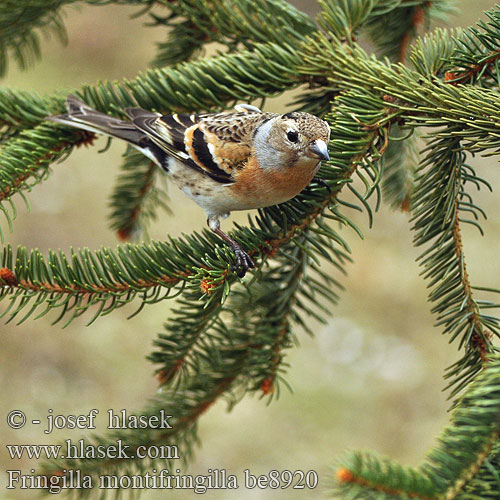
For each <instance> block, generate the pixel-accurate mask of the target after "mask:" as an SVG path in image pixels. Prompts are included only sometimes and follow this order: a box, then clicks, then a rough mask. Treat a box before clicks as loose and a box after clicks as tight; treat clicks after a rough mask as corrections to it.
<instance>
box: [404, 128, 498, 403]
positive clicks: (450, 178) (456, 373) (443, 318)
mask: <svg viewBox="0 0 500 500" xmlns="http://www.w3.org/2000/svg"><path fill="white" fill-rule="evenodd" d="M454 128H455V129H457V128H459V127H457V126H455V127H454ZM449 132H451V133H448V134H446V137H443V138H438V139H434V141H433V142H431V143H430V145H429V146H428V148H429V151H428V154H427V156H426V158H425V159H424V161H423V162H422V164H421V166H420V169H419V175H418V177H417V180H416V184H417V187H416V189H415V192H414V195H413V213H414V219H413V221H414V226H413V230H414V231H415V239H414V242H415V245H417V246H422V245H426V247H427V249H426V250H425V251H424V253H423V254H422V255H421V256H420V257H419V260H420V265H421V266H422V267H423V268H424V271H423V276H424V277H425V278H427V279H428V280H429V281H430V283H429V287H430V288H431V289H432V291H431V293H430V295H429V299H430V300H431V301H432V302H435V303H436V305H435V306H434V308H433V309H432V312H434V313H437V314H438V322H437V325H438V326H442V327H443V328H444V333H447V334H449V335H450V336H451V340H455V339H457V340H458V341H459V347H460V348H464V347H465V350H466V356H464V357H463V358H462V359H461V360H460V361H458V362H457V363H455V364H454V365H453V366H452V367H451V368H450V369H449V372H448V374H447V377H448V378H450V377H453V379H452V381H451V382H450V383H449V386H448V387H453V391H452V394H451V395H452V396H453V395H456V394H457V392H458V391H460V390H461V389H463V387H464V386H465V385H466V384H467V383H469V382H470V381H471V380H472V379H473V378H474V376H475V375H476V373H477V372H478V371H479V370H481V368H482V362H484V360H486V359H487V356H488V354H489V353H491V352H492V349H493V345H492V335H495V336H499V335H500V330H499V325H498V319H496V318H495V317H493V316H491V314H490V313H488V314H486V313H483V312H482V309H489V308H491V307H494V306H495V304H494V303H491V302H484V301H481V302H478V301H476V300H475V299H474V294H473V290H472V286H471V283H470V279H469V275H468V272H467V266H466V264H465V258H464V252H463V243H462V235H461V228H460V226H461V223H467V222H471V223H473V224H474V225H475V226H477V227H479V228H480V226H479V224H478V222H477V221H478V220H479V219H480V218H481V217H482V216H483V212H482V210H481V209H480V208H479V207H478V206H477V205H475V204H474V202H473V200H472V197H471V195H470V194H469V193H468V192H467V190H466V188H467V187H469V186H470V185H476V186H479V185H480V184H479V182H480V180H478V177H477V176H476V174H475V172H474V171H473V170H472V169H471V168H470V167H469V166H468V165H467V164H466V163H465V154H464V152H463V151H462V149H461V145H460V139H459V138H458V137H454V134H453V130H449ZM464 213H469V214H471V216H472V219H468V218H466V217H465V215H464Z"/></svg>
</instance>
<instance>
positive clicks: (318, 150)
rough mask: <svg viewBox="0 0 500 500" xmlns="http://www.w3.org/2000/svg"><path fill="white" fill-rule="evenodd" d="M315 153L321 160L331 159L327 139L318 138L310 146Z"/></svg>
mask: <svg viewBox="0 0 500 500" xmlns="http://www.w3.org/2000/svg"><path fill="white" fill-rule="evenodd" d="M309 149H310V150H311V151H312V152H313V153H314V154H315V155H317V156H318V157H319V159H320V160H329V159H330V155H329V154H328V146H327V145H326V142H325V141H322V140H321V139H318V140H317V141H314V142H313V143H312V144H311V146H310V148H309Z"/></svg>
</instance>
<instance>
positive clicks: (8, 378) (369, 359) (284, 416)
mask: <svg viewBox="0 0 500 500" xmlns="http://www.w3.org/2000/svg"><path fill="white" fill-rule="evenodd" d="M294 3H296V4H297V5H298V6H299V7H300V8H302V9H304V10H307V9H311V4H313V2H294ZM457 5H458V7H459V8H460V9H461V15H460V16H458V17H454V18H452V19H450V24H451V25H457V26H467V25H469V24H472V23H474V22H475V21H476V20H477V19H479V18H480V17H482V11H483V10H484V9H487V8H490V7H492V6H493V3H492V2H487V1H484V0H483V1H477V2H474V6H473V7H472V4H471V2H467V1H466V0H460V1H457ZM134 12H136V9H134V8H130V7H123V6H107V7H93V8H92V7H86V6H83V7H81V8H66V9H65V13H66V15H65V17H66V25H67V30H68V38H69V43H68V45H67V46H66V47H62V46H61V45H60V44H59V42H57V41H55V40H45V41H44V43H43V55H44V57H43V60H42V62H40V63H38V64H37V65H36V66H35V67H34V68H32V69H31V70H29V71H27V72H19V71H18V70H17V68H16V67H14V65H12V66H11V68H10V71H9V73H8V76H7V77H6V78H5V79H4V80H3V81H2V85H4V86H7V87H13V88H23V89H27V90H35V91H38V92H41V93H45V92H46V93H52V92H53V91H55V90H64V89H67V91H68V92H69V91H71V90H73V89H77V88H79V87H80V86H81V85H82V84H84V83H95V82H97V81H98V80H114V79H122V78H132V77H134V76H135V75H136V74H137V73H138V72H139V71H142V70H144V69H146V68H147V65H148V63H149V61H151V59H152V58H153V56H154V53H155V47H154V44H155V42H157V41H162V40H163V38H164V34H163V32H162V29H161V28H146V27H144V25H143V24H144V21H145V19H146V18H145V17H141V18H139V19H135V20H133V19H130V15H131V14H133V13H134ZM292 97H293V95H292V94H287V95H285V96H282V97H281V98H279V99H274V100H272V101H270V102H269V104H268V107H267V110H269V111H279V112H282V111H284V110H285V109H287V104H288V103H289V102H290V101H291V100H292ZM105 144H106V141H105V140H104V139H100V140H99V141H98V142H97V143H96V145H95V146H94V147H89V148H80V149H79V150H77V151H75V152H74V153H73V154H72V155H71V157H70V158H69V159H68V160H66V161H65V162H64V163H62V164H55V165H53V174H52V175H51V177H50V179H49V180H48V181H46V182H44V183H43V184H41V185H39V186H37V187H36V188H35V189H34V191H33V192H32V193H31V194H30V195H29V199H30V201H31V212H30V213H27V212H26V210H25V209H24V207H23V206H22V202H19V203H18V204H17V205H18V209H19V215H18V218H17V220H16V221H15V228H14V232H13V233H12V234H10V235H9V236H8V238H9V240H10V243H12V244H13V245H14V246H15V245H17V244H22V245H25V246H27V247H28V248H39V249H40V250H41V251H42V252H44V253H46V252H47V250H48V249H49V248H51V249H57V248H61V249H63V250H65V251H68V250H69V249H70V247H72V246H73V247H81V246H87V247H89V248H91V249H96V248H99V247H100V246H112V247H113V246H115V245H116V244H117V243H118V242H117V239H116V236H115V234H114V233H113V232H112V231H111V230H109V228H108V224H107V215H108V214H109V208H108V199H109V196H110V194H111V192H112V189H113V185H114V179H115V176H116V175H117V173H118V168H119V165H120V163H121V154H122V153H123V151H124V147H123V145H122V144H119V143H118V142H114V143H113V145H112V147H111V149H110V150H109V151H107V152H106V153H104V154H98V153H97V151H98V150H99V149H101V148H102V147H103V146H104V145H105ZM473 164H474V165H476V166H477V167H478V168H479V169H480V174H481V175H482V176H484V177H485V178H486V179H487V180H489V182H490V183H491V184H492V185H493V186H497V185H498V184H499V182H500V177H499V173H498V168H497V161H496V159H488V160H473ZM169 195H170V197H171V207H172V209H173V211H174V215H173V216H166V215H165V216H162V217H161V220H160V221H159V222H157V223H155V224H154V225H153V227H152V229H151V231H150V232H151V236H152V238H153V239H163V238H165V236H166V235H167V234H171V235H173V236H178V235H180V234H182V232H187V233H189V232H190V231H192V230H195V229H201V228H203V227H204V226H205V217H204V214H203V212H202V210H201V209H200V208H198V207H197V206H196V205H195V204H194V203H192V202H191V201H190V200H188V199H187V198H186V197H184V195H183V194H182V193H180V192H179V191H177V190H176V189H175V188H172V189H170V190H169ZM476 199H477V200H478V201H479V204H480V206H482V207H483V208H484V209H485V210H486V212H487V213H489V214H490V215H493V214H495V213H497V212H496V210H497V209H498V204H497V200H496V195H495V194H491V193H488V192H483V191H482V192H481V193H479V194H478V195H477V197H476ZM181 206H182V209H179V207H181ZM351 216H352V217H353V218H354V220H355V222H356V223H357V224H358V226H359V227H361V228H362V229H363V231H364V233H365V239H364V240H361V239H359V237H357V236H356V235H355V234H354V233H353V232H351V233H350V234H346V238H347V240H348V242H349V243H350V245H351V247H352V251H353V258H354V263H353V264H351V265H349V266H348V271H349V276H347V277H342V278H341V281H342V282H343V284H344V285H345V287H346V290H345V292H344V293H343V294H342V298H341V302H340V304H339V305H338V306H337V307H336V308H335V309H334V310H332V316H331V317H330V318H329V319H328V324H327V325H321V324H314V323H313V330H314V331H315V332H317V333H316V335H315V337H314V338H311V337H309V336H307V335H306V334H304V333H303V332H302V331H301V330H300V329H297V330H296V333H297V336H298V338H299V340H300V347H298V348H295V349H293V350H291V351H289V354H288V356H287V358H286V361H287V362H288V363H289V364H290V368H289V370H288V376H287V379H288V381H289V382H290V384H291V385H292V386H293V390H294V393H293V394H291V393H290V392H289V391H287V389H286V388H284V387H283V390H282V392H281V396H280V398H279V400H278V401H273V403H272V404H271V405H269V406H267V405H266V404H265V401H264V400H259V399H258V398H257V397H254V398H246V399H244V400H243V401H242V402H241V403H240V404H238V405H237V406H236V408H235V409H234V410H233V411H232V412H231V413H229V414H228V413H227V412H226V408H225V405H224V404H223V403H218V404H217V405H216V406H215V407H214V408H212V409H211V410H210V411H209V412H208V413H207V414H206V416H204V417H203V419H202V420H201V423H200V436H201V440H202V446H201V448H200V449H199V450H198V451H197V453H196V460H195V461H194V463H193V464H192V465H191V466H190V467H189V468H182V472H183V473H190V474H197V473H198V474H206V471H207V469H208V468H211V469H223V468H225V469H227V470H228V473H233V474H237V475H238V477H239V478H241V477H242V471H243V470H244V469H246V468H249V469H251V472H252V473H254V474H262V473H267V472H268V471H269V470H271V469H277V470H282V469H289V470H292V471H293V470H296V469H302V470H305V471H307V470H309V469H315V470H317V471H318V473H319V475H320V485H319V486H318V488H317V489H316V490H313V491H307V490H304V491H302V490H285V491H276V490H246V489H244V488H240V489H239V490H237V491H236V492H235V491H231V490H229V491H224V490H223V491H212V492H208V493H207V494H206V495H205V497H206V498H208V499H229V498H230V499H254V498H255V499H257V498H259V499H260V498H264V499H284V498H287V499H288V498H290V499H294V498H304V499H306V498H307V499H308V498H311V499H312V498H324V497H325V496H326V493H325V490H326V489H327V488H328V478H329V477H330V476H331V474H332V470H331V468H330V466H331V465H334V463H335V459H336V457H338V456H339V454H341V453H342V452H343V451H344V450H346V449H372V450H375V451H377V452H378V453H380V454H382V455H388V456H390V457H392V458H394V459H397V460H400V461H401V462H403V463H404V464H408V465H416V464H418V463H419V462H420V461H421V460H422V458H423V457H424V455H425V453H426V452H427V451H428V449H429V448H430V447H431V446H433V444H434V443H435V439H436V437H437V436H438V435H439V433H440V431H441V429H442V428H443V426H444V425H446V423H447V421H448V413H447V408H448V407H449V402H447V401H446V397H447V395H446V393H444V392H443V391H442V389H443V387H444V386H445V382H444V381H443V378H442V375H443V371H444V368H445V367H447V366H449V365H450V364H451V363H452V362H453V361H454V360H455V359H457V352H456V347H455V346H450V345H449V344H448V339H447V338H445V337H443V336H442V335H441V332H440V330H439V329H437V328H434V327H433V322H434V319H433V317H432V315H431V314H430V312H429V309H430V307H429V305H428V304H427V301H426V295H427V291H426V285H425V283H424V282H423V281H422V279H421V278H420V277H419V272H420V269H419V267H418V266H417V264H416V263H415V258H416V256H417V255H418V251H416V250H415V249H414V248H413V246H412V235H411V233H410V231H409V224H408V216H407V214H405V213H401V212H394V211H391V210H390V209H388V208H387V207H382V208H381V210H380V211H379V212H378V214H377V215H376V217H375V222H374V226H373V228H371V229H370V228H368V224H367V217H366V214H359V215H357V214H354V213H353V214H351ZM235 220H236V221H239V222H242V223H244V222H245V221H246V214H234V215H233V216H232V218H231V219H230V220H229V221H226V222H225V223H224V227H225V228H226V229H230V227H231V224H232V221H235ZM499 225H500V222H499V220H498V218H497V217H492V218H491V219H490V220H489V221H487V222H486V223H485V224H484V226H483V227H484V228H485V230H486V236H485V237H484V238H482V237H480V236H479V235H478V233H477V232H474V231H473V230H470V229H469V228H467V227H466V228H464V240H465V254H466V256H467V259H468V260H467V263H468V264H467V265H468V270H469V272H470V275H471V277H472V281H473V283H476V284H481V285H484V286H497V287H498V278H499V277H500V266H499V261H498V247H499V245H500V231H499V229H500V227H499ZM5 306H6V303H1V304H0V307H1V308H3V307H5ZM170 307H171V304H170V303H169V302H168V301H166V302H163V303H159V304H156V305H152V306H149V307H147V308H145V309H144V310H143V311H142V313H141V314H140V315H139V316H137V317H135V318H133V319H132V320H127V319H126V317H127V316H128V314H129V313H130V312H132V311H133V310H134V309H133V307H131V308H130V307H129V308H128V309H119V310H117V311H115V312H114V313H113V314H112V315H110V316H107V317H102V318H100V319H99V320H98V321H97V322H96V323H94V324H93V325H92V326H91V327H86V326H85V322H86V319H87V320H88V319H89V318H90V316H88V315H87V317H83V318H80V319H78V320H75V321H74V322H73V323H72V324H71V325H70V326H69V327H67V328H66V329H62V328H61V326H60V325H59V324H58V325H56V326H54V327H52V326H51V324H50V322H51V319H50V318H46V317H45V318H42V319H40V320H37V321H34V320H29V321H27V322H25V323H23V324H22V325H20V326H15V325H11V324H9V325H7V326H5V325H3V326H2V327H1V328H2V349H1V351H0V366H1V370H0V391H1V392H0V394H1V398H0V406H1V412H0V414H1V419H0V443H1V444H2V446H1V447H0V470H1V471H2V474H3V471H5V470H6V469H19V468H21V469H24V470H25V471H26V472H27V471H29V469H30V467H36V464H35V463H31V462H29V461H15V462H14V461H10V460H9V459H8V457H7V455H6V450H5V446H4V445H5V444H16V443H20V444H36V443H40V444H50V443H57V442H59V441H60V440H61V439H69V438H70V439H74V440H78V439H80V438H82V437H85V434H84V433H82V432H81V431H67V430H66V431H63V432H54V433H53V434H51V435H50V436H46V435H44V434H43V432H42V429H40V428H39V427H36V426H31V425H29V426H27V427H26V428H24V429H23V430H22V431H14V430H11V429H9V428H8V427H7V426H6V424H5V417H4V415H5V414H6V413H7V412H8V411H10V410H13V409H20V410H23V411H24V412H25V413H26V414H27V416H28V418H29V419H33V418H39V419H41V420H42V422H44V421H45V418H46V416H47V413H48V409H49V408H50V409H53V411H54V413H55V414H56V413H57V414H65V415H66V414H76V415H78V414H87V413H88V412H89V410H90V409H92V408H98V409H99V410H100V412H101V416H103V415H104V414H105V411H106V410H107V409H108V408H114V409H117V410H120V409H122V408H127V409H129V410H134V409H135V410H140V409H141V408H142V407H143V405H144V403H145V401H146V400H147V399H148V398H150V397H152V396H153V395H154V394H155V390H156V387H157V382H156V379H155V378H154V377H153V366H152V365H151V364H150V363H149V362H148V361H147V360H145V356H146V355H147V354H148V353H149V352H150V351H151V349H152V341H153V340H154V338H155V337H156V334H157V333H158V332H161V330H162V323H163V322H164V321H165V319H166V318H167V316H168V314H169V308H170ZM52 319H54V318H52ZM105 425H106V423H105V419H104V418H101V419H100V420H98V421H97V431H98V432H101V431H102V432H104V431H105ZM240 483H241V482H240ZM4 484H5V482H4V478H2V485H4ZM1 490H2V493H0V497H1V496H2V495H4V494H6V491H5V490H4V486H2V488H1ZM36 494H37V493H36V492H35V491H29V490H27V491H26V490H25V491H20V490H14V491H13V493H11V494H10V496H9V495H7V496H6V497H5V498H12V499H24V498H33V497H34V496H35V495H36ZM159 494H161V493H159V492H157V491H156V492H155V491H153V492H146V493H145V494H144V495H143V497H142V498H144V499H152V498H158V495H159ZM167 495H168V498H172V499H173V500H181V499H188V498H192V497H194V493H193V492H191V491H182V490H178V491H169V492H168V494H167Z"/></svg>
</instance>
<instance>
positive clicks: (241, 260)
mask: <svg viewBox="0 0 500 500" xmlns="http://www.w3.org/2000/svg"><path fill="white" fill-rule="evenodd" d="M231 246H232V248H233V251H234V255H235V256H236V265H235V266H233V267H232V268H231V269H232V271H234V272H235V273H236V274H237V275H238V277H239V278H243V277H244V276H245V274H246V273H247V271H248V270H249V269H254V268H255V262H254V261H253V260H252V257H250V255H248V253H247V252H245V250H243V248H241V247H240V246H239V245H238V244H234V245H231Z"/></svg>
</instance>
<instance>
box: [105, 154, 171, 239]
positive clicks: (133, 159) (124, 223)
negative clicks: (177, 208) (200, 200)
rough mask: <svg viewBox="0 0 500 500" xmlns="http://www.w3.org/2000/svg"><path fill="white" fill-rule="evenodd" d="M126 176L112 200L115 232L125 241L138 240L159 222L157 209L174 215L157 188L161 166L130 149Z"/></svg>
mask: <svg viewBox="0 0 500 500" xmlns="http://www.w3.org/2000/svg"><path fill="white" fill-rule="evenodd" d="M124 157H125V160H124V162H123V165H122V173H121V175H120V176H119V177H118V180H117V184H116V186H115V189H114V191H113V194H112V196H111V200H110V206H111V208H112V213H111V215H110V222H111V224H110V225H111V228H112V229H114V230H115V231H116V232H117V234H118V237H119V238H120V239H121V240H128V239H131V238H136V237H137V236H138V235H139V234H141V233H144V235H146V236H147V228H148V225H149V222H150V221H151V220H154V219H156V217H157V209H158V208H163V210H164V211H165V212H170V210H169V208H168V205H167V195H166V192H165V190H164V189H158V188H157V187H155V180H156V179H157V174H159V173H160V171H159V169H158V166H157V165H155V164H154V163H153V162H152V161H150V160H149V159H148V158H146V157H145V156H144V155H143V154H141V153H139V152H138V151H136V150H133V149H132V148H128V149H127V151H126V153H125V155H124Z"/></svg>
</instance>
